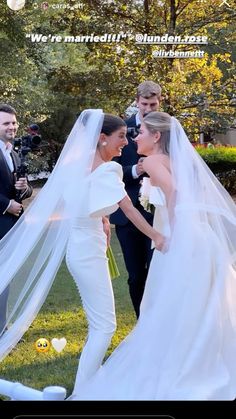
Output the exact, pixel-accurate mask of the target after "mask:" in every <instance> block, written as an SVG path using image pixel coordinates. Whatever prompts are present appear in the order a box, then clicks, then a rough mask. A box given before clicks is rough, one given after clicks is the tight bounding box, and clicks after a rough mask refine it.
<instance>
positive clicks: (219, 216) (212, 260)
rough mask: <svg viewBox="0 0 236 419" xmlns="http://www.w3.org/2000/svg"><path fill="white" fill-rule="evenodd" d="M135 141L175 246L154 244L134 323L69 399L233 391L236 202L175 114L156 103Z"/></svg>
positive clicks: (196, 396) (162, 227) (225, 396)
mask: <svg viewBox="0 0 236 419" xmlns="http://www.w3.org/2000/svg"><path fill="white" fill-rule="evenodd" d="M136 141H137V144H138V153H140V154H144V155H146V156H148V157H147V158H146V159H145V161H144V168H145V170H146V172H147V173H148V174H149V176H150V184H149V188H147V187H146V190H148V200H149V203H151V204H153V205H154V206H155V215H154V227H155V228H156V229H157V230H159V232H161V233H162V234H164V235H165V236H167V237H168V247H167V249H166V252H165V253H164V254H163V253H160V252H158V251H157V250H154V255H153V259H152V262H151V266H150V270H149V274H148V278H147V284H146V288H145V292H144V297H143V300H142V304H141V313H140V318H139V320H138V322H137V325H136V326H135V328H134V329H133V331H132V332H131V333H130V334H129V335H128V336H127V338H126V339H125V340H124V341H123V342H122V343H121V344H120V345H119V346H118V348H117V349H116V350H115V351H114V352H113V354H112V355H111V356H110V357H109V358H108V360H107V361H106V362H105V363H104V365H103V366H102V367H100V369H99V371H98V372H97V373H96V374H95V375H94V376H93V377H92V378H91V379H90V380H88V381H87V383H83V385H81V386H80V385H79V383H78V384H77V383H75V390H74V393H73V394H72V396H71V397H70V400H233V399H235V397H236V363H235V356H236V208H235V204H234V202H233V200H232V199H231V197H230V196H229V194H228V193H227V192H226V190H225V189H224V188H223V187H222V185H221V184H220V183H219V182H218V180H217V179H216V178H215V176H214V175H213V174H212V173H211V171H210V170H209V168H208V167H207V165H206V164H205V163H204V162H203V160H202V159H201V157H200V156H199V155H198V153H197V152H196V151H195V150H194V148H193V147H192V145H191V143H190V142H189V140H188V138H187V136H186V134H185V132H184V130H183V128H182V126H181V124H180V123H179V122H178V120H176V119H175V118H174V117H170V115H168V114H166V113H161V112H151V113H150V114H148V115H147V116H146V117H145V118H144V121H143V124H142V125H141V130H140V134H139V136H138V137H137V138H136ZM147 182H148V181H147ZM145 198H147V197H145Z"/></svg>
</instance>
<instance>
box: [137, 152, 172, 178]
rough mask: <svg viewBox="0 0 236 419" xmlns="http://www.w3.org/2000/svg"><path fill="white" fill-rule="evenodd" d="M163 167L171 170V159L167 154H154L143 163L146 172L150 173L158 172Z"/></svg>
mask: <svg viewBox="0 0 236 419" xmlns="http://www.w3.org/2000/svg"><path fill="white" fill-rule="evenodd" d="M163 166H164V167H165V168H166V169H168V170H170V159H169V156H167V155H165V154H153V155H151V156H148V157H145V159H144V161H143V168H144V170H145V171H146V172H147V173H149V171H153V170H155V171H156V170H157V169H158V168H160V169H161V168H163Z"/></svg>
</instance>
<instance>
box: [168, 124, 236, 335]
mask: <svg viewBox="0 0 236 419" xmlns="http://www.w3.org/2000/svg"><path fill="white" fill-rule="evenodd" d="M170 161H171V171H172V174H173V178H174V180H175V196H174V198H173V207H174V208H173V210H172V211H173V213H174V220H173V231H172V232H173V233H174V234H172V239H171V243H170V248H171V247H172V250H174V248H175V249H177V250H175V253H176V252H178V248H179V247H180V243H181V245H182V253H183V255H182V256H183V257H185V261H186V264H188V263H190V266H191V260H192V258H194V257H195V254H194V252H195V251H196V249H194V242H195V236H194V234H195V233H196V229H194V228H193V227H194V226H195V227H196V226H200V228H201V231H204V229H205V228H206V230H208V231H211V232H212V234H214V236H215V238H216V242H217V243H219V242H220V247H221V256H220V260H218V261H216V265H217V263H218V264H219V265H220V266H221V268H222V275H221V278H222V283H221V284H219V300H220V299H222V301H223V296H222V295H220V293H221V292H223V289H226V288H227V292H226V297H224V298H226V300H227V302H226V304H225V306H224V307H225V309H224V310H225V313H224V314H225V315H228V316H229V318H230V321H231V323H232V326H233V328H235V330H236V294H235V290H236V283H235V281H236V205H235V203H234V201H233V199H232V198H231V196H230V195H229V193H228V192H227V191H226V190H225V189H224V187H223V186H222V185H221V183H220V182H219V181H218V180H217V178H216V177H215V176H214V174H213V173H212V172H211V170H210V169H209V168H208V166H207V165H206V163H205V162H204V161H203V159H202V158H201V157H200V156H199V154H198V153H197V151H196V150H195V149H194V147H193V146H192V145H191V143H190V141H189V140H188V138H187V136H186V134H185V132H184V130H183V128H182V126H181V124H180V123H179V121H178V120H177V119H176V118H174V117H171V131H170ZM206 232H207V231H206ZM202 243H204V237H203V240H202ZM203 246H205V244H203ZM199 250H202V249H199ZM180 251H181V250H180ZM180 263H181V262H180ZM212 269H214V268H213V267H212ZM213 277H214V272H213ZM220 289H221V291H220ZM226 310H227V311H228V313H227V314H226Z"/></svg>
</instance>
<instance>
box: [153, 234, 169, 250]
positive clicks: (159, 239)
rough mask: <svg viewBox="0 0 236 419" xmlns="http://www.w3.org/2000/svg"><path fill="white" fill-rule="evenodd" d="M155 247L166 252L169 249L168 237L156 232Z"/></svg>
mask: <svg viewBox="0 0 236 419" xmlns="http://www.w3.org/2000/svg"><path fill="white" fill-rule="evenodd" d="M154 243H155V248H156V249H157V250H159V251H160V252H162V253H165V252H166V251H167V247H166V237H165V236H163V235H162V234H160V233H158V232H156V234H155V238H154Z"/></svg>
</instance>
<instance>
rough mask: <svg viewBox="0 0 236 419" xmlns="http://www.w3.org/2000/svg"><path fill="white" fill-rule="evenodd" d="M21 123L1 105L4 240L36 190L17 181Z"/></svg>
mask: <svg viewBox="0 0 236 419" xmlns="http://www.w3.org/2000/svg"><path fill="white" fill-rule="evenodd" d="M17 128H18V124H17V120H16V111H15V109H14V108H12V107H11V106H9V105H7V104H0V239H2V238H3V237H4V236H5V234H7V232H8V231H9V230H10V229H11V228H12V227H13V225H14V224H15V223H16V221H17V220H18V218H19V217H20V215H21V214H22V212H23V206H22V200H23V199H25V198H28V197H29V196H31V195H32V191H33V188H32V186H30V185H29V183H28V181H27V179H26V178H19V179H18V180H17V179H16V170H17V167H18V166H19V165H20V158H19V156H18V154H17V153H16V152H15V151H14V150H13V149H12V141H13V140H14V138H15V135H16V132H17ZM8 293H9V288H7V289H6V290H5V291H4V292H3V293H2V294H1V295H0V333H1V331H2V329H3V327H4V325H5V321H6V312H7V298H8Z"/></svg>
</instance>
